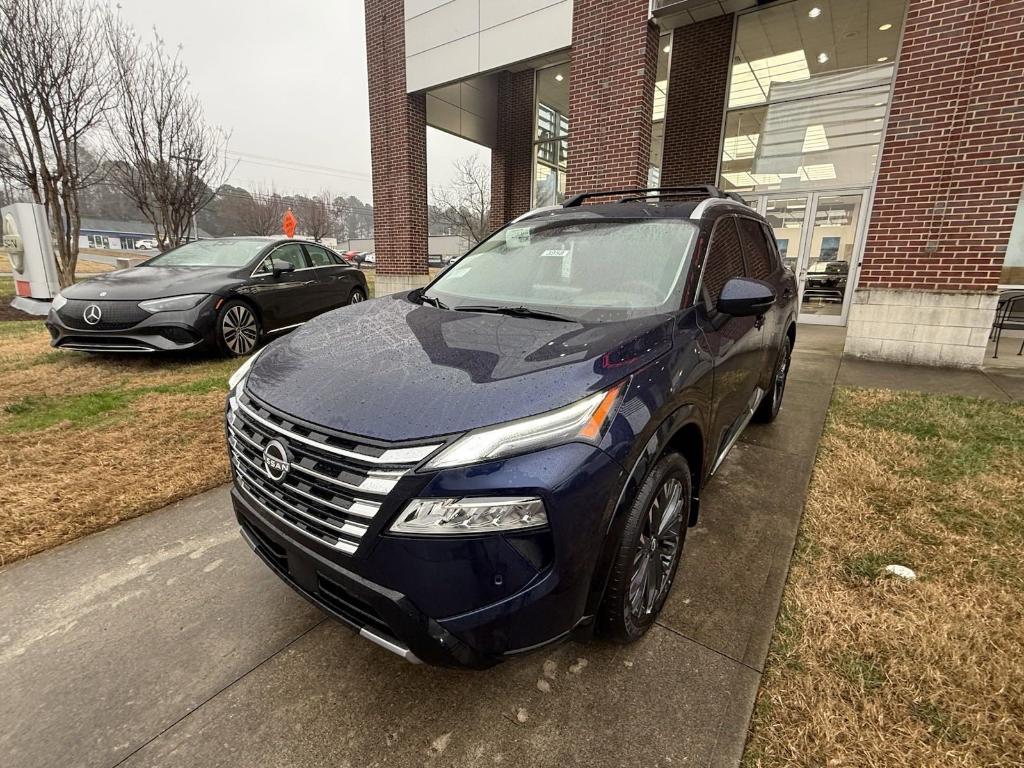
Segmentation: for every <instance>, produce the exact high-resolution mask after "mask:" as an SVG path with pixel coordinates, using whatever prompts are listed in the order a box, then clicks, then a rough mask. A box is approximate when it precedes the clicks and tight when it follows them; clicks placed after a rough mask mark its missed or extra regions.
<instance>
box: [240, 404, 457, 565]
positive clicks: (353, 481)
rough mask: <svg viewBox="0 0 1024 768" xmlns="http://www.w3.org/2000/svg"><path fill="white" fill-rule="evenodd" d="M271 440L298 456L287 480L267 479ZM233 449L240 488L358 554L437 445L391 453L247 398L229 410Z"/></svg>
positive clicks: (305, 529) (301, 527) (271, 510)
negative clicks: (399, 487)
mask: <svg viewBox="0 0 1024 768" xmlns="http://www.w3.org/2000/svg"><path fill="white" fill-rule="evenodd" d="M271 440H277V441H279V442H280V443H282V444H283V445H285V446H286V447H287V448H288V450H289V452H290V453H291V456H290V461H289V464H290V466H289V469H288V471H287V473H286V474H285V476H284V478H283V479H281V480H280V481H277V480H274V479H272V478H271V477H270V475H269V474H268V472H267V470H266V468H265V467H264V462H263V451H264V449H265V448H266V446H267V443H269V442H270V441H271ZM228 444H229V446H230V455H231V464H232V467H233V469H234V470H235V478H236V481H237V483H238V485H239V486H240V487H241V488H242V490H244V491H245V492H246V493H248V494H249V496H250V497H252V498H253V499H254V500H255V501H256V502H257V504H259V506H260V508H261V509H263V511H264V512H267V513H268V514H271V515H273V516H274V517H276V518H277V519H278V520H281V521H283V522H284V523H286V524H287V525H288V526H289V527H291V528H293V529H295V530H298V531H299V532H301V533H304V534H306V535H308V536H312V537H314V538H317V539H319V540H321V541H323V542H326V543H327V544H329V545H330V546H332V547H334V548H335V549H337V550H339V551H341V552H344V553H346V554H352V553H354V552H355V551H356V549H357V548H358V546H359V542H360V540H361V539H362V538H363V535H364V534H365V533H366V531H367V528H368V526H369V522H370V521H371V520H373V518H374V517H375V516H376V515H377V513H378V512H379V511H380V506H381V503H382V502H383V500H384V498H385V497H386V496H387V494H388V493H390V492H391V490H392V489H393V488H394V487H395V485H396V484H397V483H398V481H399V480H400V479H401V477H402V476H403V475H404V474H405V473H406V472H408V471H409V470H411V469H412V468H413V467H415V466H416V465H417V464H418V463H419V462H420V461H421V460H422V459H423V458H425V457H426V456H428V455H429V454H430V453H432V452H433V451H434V450H435V449H436V448H437V447H438V446H437V444H433V445H417V446H412V447H396V448H387V447H381V446H376V445H371V444H369V443H367V442H361V441H359V439H358V438H350V437H342V436H339V435H336V434H330V433H327V432H325V431H322V430H320V429H318V428H315V427H310V426H308V425H304V424H301V423H299V422H297V421H293V420H291V419H289V418H288V417H286V416H284V415H282V414H279V413H277V412H276V411H273V410H271V409H270V408H267V407H266V406H265V405H263V404H262V403H260V402H259V401H257V400H255V399H254V398H252V397H250V396H249V395H247V394H245V393H242V394H241V395H239V396H236V397H232V398H231V400H230V402H229V408H228Z"/></svg>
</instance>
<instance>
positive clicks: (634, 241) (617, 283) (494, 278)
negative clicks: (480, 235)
mask: <svg viewBox="0 0 1024 768" xmlns="http://www.w3.org/2000/svg"><path fill="white" fill-rule="evenodd" d="M696 239H697V228H696V227H695V226H694V225H693V224H691V223H690V222H689V221H686V220H685V219H628V220H623V219H617V220H609V219H606V218H597V217H595V216H586V215H580V216H578V217H576V216H574V217H572V218H569V217H565V216H559V217H558V218H556V219H550V218H548V219H542V220H539V221H535V222H529V221H526V222H523V223H521V224H518V225H512V226H509V227H506V228H505V229H503V230H501V231H499V232H496V233H495V234H494V235H493V236H491V237H490V238H489V239H488V240H485V241H484V242H483V243H481V244H480V245H479V246H478V247H477V248H476V249H475V250H473V251H471V252H470V253H469V254H467V255H466V256H465V257H463V258H462V259H461V260H460V261H459V262H458V263H457V264H455V265H454V266H453V267H451V268H450V269H449V270H448V271H447V272H444V273H442V274H441V275H440V276H439V277H438V278H437V280H435V281H434V283H433V284H431V285H430V286H429V287H428V288H427V290H426V291H425V293H424V298H425V299H427V300H428V301H432V302H438V301H439V302H440V303H441V305H443V306H447V307H449V308H450V309H460V308H464V309H470V308H471V307H480V308H481V309H488V310H491V311H495V310H519V311H522V312H524V313H525V312H526V311H529V310H533V311H537V312H546V313H550V314H552V315H558V316H561V317H563V318H566V319H570V320H576V321H586V322H606V321H612V320H625V319H628V318H635V317H643V316H646V315H653V314H657V313H659V312H667V311H672V310H674V309H678V308H679V305H680V299H681V297H682V279H681V278H682V276H683V275H684V274H685V271H686V268H687V265H688V264H689V262H690V257H691V253H692V251H693V244H694V242H695V241H696Z"/></svg>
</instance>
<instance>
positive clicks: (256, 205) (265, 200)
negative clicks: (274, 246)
mask: <svg viewBox="0 0 1024 768" xmlns="http://www.w3.org/2000/svg"><path fill="white" fill-rule="evenodd" d="M241 202H242V206H241V210H240V211H239V215H240V217H241V219H242V223H243V224H244V225H245V228H246V229H247V230H248V231H249V233H250V234H253V235H276V234H280V232H281V219H282V218H283V217H284V212H285V209H286V208H287V206H286V205H285V202H284V199H283V198H282V197H281V196H280V195H279V194H277V192H276V191H275V190H274V188H273V187H270V188H269V189H267V188H265V187H258V188H257V189H256V191H255V192H253V193H251V194H250V196H249V201H244V200H242V201H241Z"/></svg>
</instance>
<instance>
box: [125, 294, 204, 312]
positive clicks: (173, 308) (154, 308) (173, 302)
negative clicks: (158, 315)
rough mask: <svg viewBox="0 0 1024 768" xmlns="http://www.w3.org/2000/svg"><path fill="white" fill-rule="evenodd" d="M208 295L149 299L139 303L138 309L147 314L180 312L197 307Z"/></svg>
mask: <svg viewBox="0 0 1024 768" xmlns="http://www.w3.org/2000/svg"><path fill="white" fill-rule="evenodd" d="M208 295H209V294H206V293H187V294H185V295H184V296H171V297H169V298H166V299H150V300H149V301H140V302H139V309H144V310H146V311H147V312H180V311H181V310H183V309H192V308H193V307H196V306H198V305H199V302H201V301H202V300H203V299H205V298H206V297H207V296H208Z"/></svg>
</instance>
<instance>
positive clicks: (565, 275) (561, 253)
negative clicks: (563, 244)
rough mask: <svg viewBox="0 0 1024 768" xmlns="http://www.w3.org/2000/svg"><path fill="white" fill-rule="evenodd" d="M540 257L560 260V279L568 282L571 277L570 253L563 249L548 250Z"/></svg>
mask: <svg viewBox="0 0 1024 768" xmlns="http://www.w3.org/2000/svg"><path fill="white" fill-rule="evenodd" d="M540 256H541V258H542V259H561V260H562V279H563V280H568V279H569V278H570V277H572V251H568V250H565V249H564V248H549V249H548V250H546V251H544V253H542V254H541V255H540Z"/></svg>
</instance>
